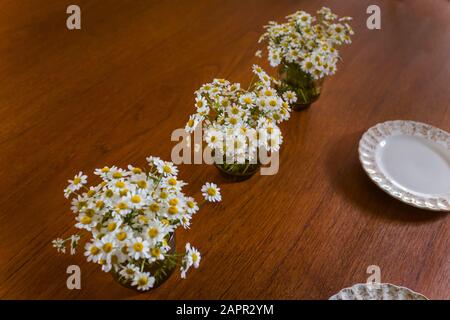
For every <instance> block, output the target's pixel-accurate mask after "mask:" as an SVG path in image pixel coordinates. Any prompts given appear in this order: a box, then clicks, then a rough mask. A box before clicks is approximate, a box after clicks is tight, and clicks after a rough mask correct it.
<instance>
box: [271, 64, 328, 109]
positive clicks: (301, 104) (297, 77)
mask: <svg viewBox="0 0 450 320" xmlns="http://www.w3.org/2000/svg"><path fill="white" fill-rule="evenodd" d="M278 75H279V77H280V80H281V84H280V86H279V87H278V91H279V93H280V94H283V93H284V92H286V91H293V92H295V94H296V95H297V101H296V102H295V103H292V104H291V106H292V109H293V110H295V111H300V110H304V109H306V108H308V107H309V106H310V105H311V104H312V103H313V102H315V101H316V100H317V99H319V97H320V93H321V91H322V87H323V82H324V78H321V79H318V80H315V79H313V78H312V77H311V75H309V74H307V73H306V72H304V71H303V70H302V69H301V67H300V66H299V65H298V64H295V63H282V64H280V66H279V67H278Z"/></svg>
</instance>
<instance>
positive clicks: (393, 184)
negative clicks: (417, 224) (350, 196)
mask: <svg viewBox="0 0 450 320" xmlns="http://www.w3.org/2000/svg"><path fill="white" fill-rule="evenodd" d="M359 159H360V160H361V163H362V166H363V168H364V170H365V171H366V173H367V174H368V175H369V177H370V178H371V179H372V180H373V181H374V182H375V183H376V184H377V185H378V186H379V187H380V188H381V189H383V190H384V191H386V192H387V193H388V194H390V195H391V196H393V197H395V198H397V199H399V200H401V201H403V202H406V203H408V204H410V205H413V206H416V207H419V208H423V209H429V210H437V211H450V134H449V133H448V132H445V131H443V130H441V129H438V128H435V127H433V126H430V125H427V124H424V123H420V122H414V121H401V120H398V121H387V122H384V123H379V124H377V125H376V126H374V127H372V128H370V129H369V130H367V131H366V132H365V133H364V135H363V136H362V138H361V140H360V142H359Z"/></svg>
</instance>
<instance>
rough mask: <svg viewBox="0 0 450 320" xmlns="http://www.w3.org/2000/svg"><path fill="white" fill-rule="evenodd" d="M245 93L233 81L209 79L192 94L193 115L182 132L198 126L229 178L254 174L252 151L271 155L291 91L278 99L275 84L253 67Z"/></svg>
mask: <svg viewBox="0 0 450 320" xmlns="http://www.w3.org/2000/svg"><path fill="white" fill-rule="evenodd" d="M253 74H254V75H253V79H252V81H251V84H250V85H249V87H248V88H247V89H243V88H241V85H240V84H239V83H231V82H229V81H227V80H224V79H215V80H214V81H213V82H211V83H207V84H204V85H202V86H201V87H200V89H198V90H197V91H196V92H195V107H196V113H195V114H193V115H191V116H190V118H189V121H188V122H187V124H186V127H185V130H186V131H187V132H188V133H191V132H193V131H194V130H195V129H196V128H198V127H200V128H203V140H204V141H205V143H206V144H207V145H208V147H209V148H210V149H211V150H212V151H213V153H214V158H215V163H216V165H218V166H219V168H220V169H222V170H223V171H224V172H227V173H229V174H232V175H233V174H234V175H241V174H243V175H245V174H249V173H254V172H253V171H255V170H254V168H256V169H257V168H258V166H259V163H258V156H259V155H258V152H276V151H278V150H279V149H280V146H281V144H282V142H283V136H282V134H281V130H280V128H279V127H278V124H279V123H280V122H282V121H284V120H287V119H289V116H290V107H289V102H291V101H292V100H293V99H295V94H294V93H292V92H289V93H286V94H285V95H284V96H283V97H282V96H279V95H278V93H277V91H276V90H275V89H274V83H275V80H274V79H273V78H272V77H270V76H269V75H268V74H267V73H266V72H265V71H264V70H263V69H262V68H261V67H259V66H257V65H254V66H253Z"/></svg>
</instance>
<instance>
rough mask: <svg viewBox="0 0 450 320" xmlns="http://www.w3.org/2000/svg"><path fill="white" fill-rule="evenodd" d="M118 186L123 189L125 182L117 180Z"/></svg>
mask: <svg viewBox="0 0 450 320" xmlns="http://www.w3.org/2000/svg"><path fill="white" fill-rule="evenodd" d="M116 187H117V188H120V189H122V188H123V187H125V182H123V181H117V182H116Z"/></svg>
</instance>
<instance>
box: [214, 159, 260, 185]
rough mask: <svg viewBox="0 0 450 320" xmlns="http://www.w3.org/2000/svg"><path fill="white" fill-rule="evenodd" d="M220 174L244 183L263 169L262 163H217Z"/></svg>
mask: <svg viewBox="0 0 450 320" xmlns="http://www.w3.org/2000/svg"><path fill="white" fill-rule="evenodd" d="M215 166H216V167H217V169H219V171H220V173H221V174H222V175H223V176H224V177H226V178H227V179H230V180H232V181H244V180H247V179H249V178H250V177H251V176H253V175H254V174H255V173H256V172H257V171H258V170H259V168H260V167H261V163H259V162H257V163H250V162H249V161H246V162H245V163H221V164H218V163H216V164H215Z"/></svg>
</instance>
